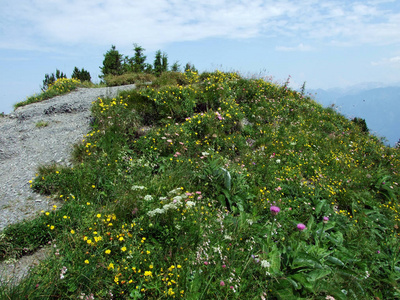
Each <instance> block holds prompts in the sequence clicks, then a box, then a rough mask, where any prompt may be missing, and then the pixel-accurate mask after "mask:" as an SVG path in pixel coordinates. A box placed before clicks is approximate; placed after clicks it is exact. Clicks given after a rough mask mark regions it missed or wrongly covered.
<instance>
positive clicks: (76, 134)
mask: <svg viewBox="0 0 400 300" xmlns="http://www.w3.org/2000/svg"><path fill="white" fill-rule="evenodd" d="M134 87H135V86H134V85H126V86H120V87H110V88H90V89H88V88H80V89H78V90H76V91H74V92H71V93H69V94H66V95H62V96H57V97H55V98H52V99H49V100H46V101H43V102H39V103H34V104H30V105H27V106H24V107H21V108H18V109H17V110H16V111H14V112H13V113H11V114H10V115H6V116H5V117H0V231H1V230H2V229H4V228H5V227H6V226H7V225H9V224H12V223H16V222H19V221H21V220H23V219H26V218H30V217H33V216H35V215H36V214H37V213H38V212H39V211H41V210H48V209H50V208H51V206H52V205H53V203H52V200H51V198H50V197H44V196H41V195H38V194H35V193H33V192H32V191H31V189H30V187H29V185H30V184H29V180H31V179H33V178H34V177H35V172H36V171H37V168H38V166H40V165H47V164H50V163H53V162H54V163H58V164H64V165H69V164H70V162H69V156H70V153H71V150H72V146H73V145H74V144H75V143H76V142H78V141H79V140H81V139H82V138H83V136H84V135H86V134H87V133H88V132H89V130H90V127H89V123H90V107H91V103H92V101H95V100H97V98H98V97H101V98H105V97H116V96H117V93H118V91H120V90H127V89H133V88H134ZM38 122H46V123H47V124H48V125H47V126H45V127H37V126H36V124H38Z"/></svg>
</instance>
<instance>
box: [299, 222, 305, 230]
mask: <svg viewBox="0 0 400 300" xmlns="http://www.w3.org/2000/svg"><path fill="white" fill-rule="evenodd" d="M297 229H298V230H300V231H303V230H304V229H306V225H304V224H303V223H299V224H297Z"/></svg>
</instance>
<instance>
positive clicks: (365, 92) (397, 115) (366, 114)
mask: <svg viewBox="0 0 400 300" xmlns="http://www.w3.org/2000/svg"><path fill="white" fill-rule="evenodd" d="M309 92H310V94H311V95H312V97H313V98H314V99H315V100H316V101H317V102H319V103H321V104H322V105H323V106H325V107H327V106H330V105H332V104H334V105H335V107H336V109H337V111H338V112H340V113H341V114H343V115H345V116H347V117H349V118H354V117H359V118H363V119H365V120H366V122H367V125H368V128H369V129H370V132H371V133H373V134H375V135H376V136H378V137H385V138H386V139H387V141H388V143H389V144H390V146H394V144H395V143H396V142H398V141H399V139H400V86H386V87H385V86H382V85H380V84H379V83H375V84H371V83H368V84H361V85H357V86H354V87H351V88H345V89H339V88H338V89H329V90H322V89H318V90H312V91H309Z"/></svg>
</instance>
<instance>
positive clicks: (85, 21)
mask: <svg viewBox="0 0 400 300" xmlns="http://www.w3.org/2000/svg"><path fill="white" fill-rule="evenodd" d="M134 43H136V44H138V45H140V46H142V47H143V48H144V49H145V52H144V54H145V55H146V56H147V61H146V62H148V63H153V60H154V54H155V52H156V51H157V50H161V51H163V52H165V53H166V54H167V55H168V60H169V63H170V64H172V63H174V62H175V61H178V63H180V64H181V65H182V66H184V65H185V64H186V63H187V62H190V63H192V64H194V66H195V67H196V68H197V69H198V70H199V71H200V72H202V71H213V70H215V69H219V70H222V71H237V72H240V73H241V74H243V75H245V76H253V75H254V76H265V77H267V78H269V79H271V80H273V81H274V82H278V83H284V82H286V80H287V79H288V78H289V77H290V84H291V87H293V88H295V89H299V88H300V87H301V85H302V84H303V83H304V82H306V87H307V88H310V89H317V88H323V89H328V88H334V87H347V86H351V85H355V84H359V83H365V82H381V83H384V84H387V85H390V84H392V83H399V82H400V1H398V0H362V1H352V0H229V1H228V0H207V1H202V0H146V1H143V0H84V1H82V0H79V1H78V0H13V1H8V0H0V112H5V113H10V112H11V111H12V105H13V104H15V103H16V102H19V101H22V100H25V99H26V97H27V96H31V95H33V94H34V93H39V92H40V88H41V85H42V81H43V79H44V75H45V74H46V73H48V74H50V73H55V71H56V69H59V70H61V71H62V72H64V73H66V74H67V76H68V77H70V76H71V74H72V71H73V69H74V67H75V66H76V67H78V68H79V69H81V68H84V69H85V70H87V71H89V72H90V74H91V76H92V79H93V81H94V82H99V78H98V76H99V75H100V66H101V65H102V62H103V59H104V54H105V53H106V52H107V51H108V50H109V49H110V48H111V45H115V46H116V49H117V50H118V51H119V52H120V53H121V54H123V55H124V56H125V55H127V56H133V55H134V51H133V48H134V46H133V44H134Z"/></svg>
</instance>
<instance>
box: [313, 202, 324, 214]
mask: <svg viewBox="0 0 400 300" xmlns="http://www.w3.org/2000/svg"><path fill="white" fill-rule="evenodd" d="M325 203H326V201H325V200H320V201H319V202H318V204H317V205H316V206H315V213H316V214H317V215H319V214H320V212H321V209H322V207H323V206H324V205H325Z"/></svg>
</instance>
